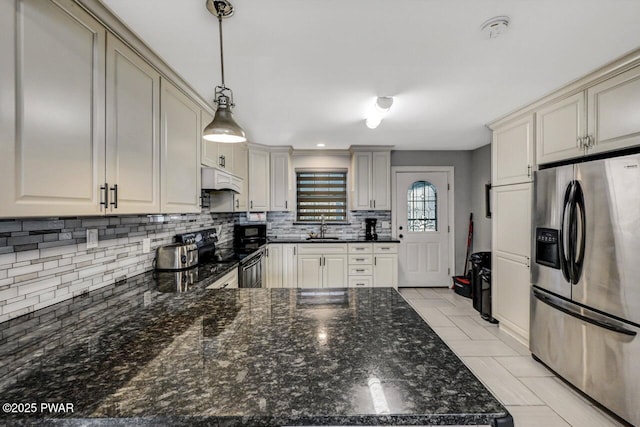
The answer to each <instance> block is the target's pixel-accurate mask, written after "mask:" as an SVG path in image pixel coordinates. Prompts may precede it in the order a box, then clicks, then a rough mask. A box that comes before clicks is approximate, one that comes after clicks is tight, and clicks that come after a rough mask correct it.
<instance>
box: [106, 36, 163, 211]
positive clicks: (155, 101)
mask: <svg viewBox="0 0 640 427" xmlns="http://www.w3.org/2000/svg"><path fill="white" fill-rule="evenodd" d="M106 97H107V104H106V105H107V111H106V113H107V114H106V118H107V120H106V126H107V127H106V138H107V139H106V141H107V142H106V147H107V151H106V156H107V158H106V182H107V183H108V185H109V191H110V193H109V207H108V209H109V213H118V214H131V213H158V212H160V141H159V130H160V123H159V121H160V75H159V74H158V72H157V71H155V70H154V69H153V68H152V67H151V66H150V65H149V64H148V63H147V62H146V61H144V60H143V59H142V58H141V57H140V56H138V54H136V53H135V52H133V51H132V50H131V49H129V48H128V47H127V46H126V45H125V44H124V43H122V42H121V41H120V40H119V39H118V38H116V37H115V36H113V35H112V34H110V33H108V34H107V95H106Z"/></svg>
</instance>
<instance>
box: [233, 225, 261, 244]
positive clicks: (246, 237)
mask: <svg viewBox="0 0 640 427" xmlns="http://www.w3.org/2000/svg"><path fill="white" fill-rule="evenodd" d="M233 240H234V246H236V247H245V246H248V245H251V244H254V245H255V244H260V245H261V244H264V243H266V242H267V224H243V225H240V224H236V225H235V226H234V228H233Z"/></svg>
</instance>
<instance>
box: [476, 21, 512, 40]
mask: <svg viewBox="0 0 640 427" xmlns="http://www.w3.org/2000/svg"><path fill="white" fill-rule="evenodd" d="M509 24H510V21H509V17H508V16H495V17H493V18H491V19H487V20H486V21H485V22H484V23H483V24H482V25H481V26H480V31H482V32H483V33H484V35H485V36H486V37H487V38H489V39H495V38H496V37H498V36H499V35H500V34H502V33H505V32H506V31H507V30H508V29H509Z"/></svg>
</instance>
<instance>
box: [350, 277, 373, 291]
mask: <svg viewBox="0 0 640 427" xmlns="http://www.w3.org/2000/svg"><path fill="white" fill-rule="evenodd" d="M349 287H350V288H372V287H373V280H372V279H371V277H367V276H362V277H357V276H356V277H349Z"/></svg>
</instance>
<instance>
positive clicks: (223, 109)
mask: <svg viewBox="0 0 640 427" xmlns="http://www.w3.org/2000/svg"><path fill="white" fill-rule="evenodd" d="M206 6H207V9H208V10H209V12H211V14H212V15H214V16H215V17H217V18H218V30H219V34H220V69H221V74H222V85H220V86H216V90H215V92H216V95H215V99H214V101H213V102H214V104H216V105H217V106H218V108H217V109H216V113H215V115H214V116H213V120H212V121H211V123H209V124H208V125H207V127H205V128H204V131H203V132H202V137H203V138H204V139H206V140H207V141H213V142H222V143H237V142H245V141H246V140H247V137H246V135H245V133H244V130H242V128H241V127H240V126H239V125H238V124H237V123H236V121H235V120H234V119H233V114H232V113H231V108H232V107H234V106H235V104H234V103H233V91H232V90H231V89H229V88H228V87H226V86H225V84H224V54H223V50H222V18H228V17H230V16H231V15H233V6H232V5H231V3H229V1H228V0H207V2H206Z"/></svg>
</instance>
